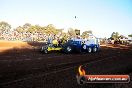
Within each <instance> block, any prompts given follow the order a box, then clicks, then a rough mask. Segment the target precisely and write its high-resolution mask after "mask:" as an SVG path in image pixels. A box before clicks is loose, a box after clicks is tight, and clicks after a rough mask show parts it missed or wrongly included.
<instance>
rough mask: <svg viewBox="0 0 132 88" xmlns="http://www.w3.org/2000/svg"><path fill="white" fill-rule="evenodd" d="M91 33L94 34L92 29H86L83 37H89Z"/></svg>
mask: <svg viewBox="0 0 132 88" xmlns="http://www.w3.org/2000/svg"><path fill="white" fill-rule="evenodd" d="M89 34H92V31H91V30H89V31H84V32H83V33H82V35H81V36H82V38H88V37H89Z"/></svg>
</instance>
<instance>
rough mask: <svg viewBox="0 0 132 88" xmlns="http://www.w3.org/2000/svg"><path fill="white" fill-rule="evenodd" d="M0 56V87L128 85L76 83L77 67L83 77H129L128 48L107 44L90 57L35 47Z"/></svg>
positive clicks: (118, 87) (123, 87)
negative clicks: (98, 75)
mask: <svg viewBox="0 0 132 88" xmlns="http://www.w3.org/2000/svg"><path fill="white" fill-rule="evenodd" d="M30 45H32V46H33V48H32V49H31V48H30V49H29V48H27V47H26V48H25V47H24V49H20V48H19V49H17V48H15V49H14V48H13V49H11V50H8V51H6V52H3V53H0V88H131V85H132V81H131V82H130V83H128V84H85V85H79V84H77V80H76V74H77V73H78V67H79V66H80V65H83V67H84V69H85V70H86V73H87V74H129V75H130V77H132V48H131V47H129V46H120V45H116V46H115V45H114V46H111V45H108V46H103V47H101V48H102V49H101V51H100V52H98V53H92V54H63V53H51V54H46V55H44V54H41V53H40V52H39V51H38V50H37V49H36V47H38V45H39V46H40V45H42V44H38V43H33V44H32V43H30Z"/></svg>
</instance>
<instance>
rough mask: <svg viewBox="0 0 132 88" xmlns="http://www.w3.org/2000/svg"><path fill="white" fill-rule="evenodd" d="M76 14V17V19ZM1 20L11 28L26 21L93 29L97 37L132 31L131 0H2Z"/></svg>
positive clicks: (82, 29)
mask: <svg viewBox="0 0 132 88" xmlns="http://www.w3.org/2000/svg"><path fill="white" fill-rule="evenodd" d="M75 16H76V19H75ZM0 21H6V22H8V23H9V24H11V26H12V29H13V28H16V27H18V26H22V25H24V24H25V23H31V24H33V25H35V24H39V25H40V26H46V25H48V24H54V25H55V27H56V28H63V29H64V30H65V31H66V30H67V29H68V28H69V27H72V28H78V29H80V30H81V32H83V31H86V30H92V31H93V34H94V35H95V36H96V37H100V38H104V37H107V38H108V37H110V36H111V33H112V32H119V34H122V35H125V36H127V35H128V34H132V0H0Z"/></svg>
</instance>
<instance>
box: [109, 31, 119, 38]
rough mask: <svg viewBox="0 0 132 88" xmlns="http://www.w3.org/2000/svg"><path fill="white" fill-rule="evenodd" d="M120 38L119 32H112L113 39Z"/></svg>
mask: <svg viewBox="0 0 132 88" xmlns="http://www.w3.org/2000/svg"><path fill="white" fill-rule="evenodd" d="M118 38H119V33H118V32H113V33H112V34H111V39H114V40H117V39H118Z"/></svg>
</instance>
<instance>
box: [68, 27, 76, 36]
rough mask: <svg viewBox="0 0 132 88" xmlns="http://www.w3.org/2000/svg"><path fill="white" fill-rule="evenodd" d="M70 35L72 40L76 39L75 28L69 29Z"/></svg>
mask: <svg viewBox="0 0 132 88" xmlns="http://www.w3.org/2000/svg"><path fill="white" fill-rule="evenodd" d="M68 34H69V35H70V38H73V37H76V33H75V30H74V29H73V28H69V29H68Z"/></svg>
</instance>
